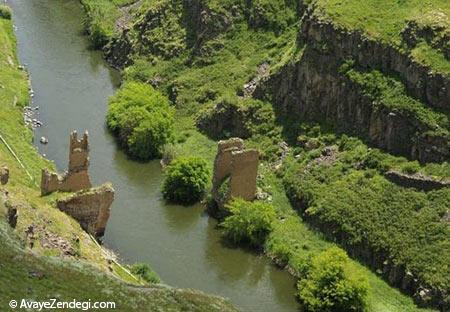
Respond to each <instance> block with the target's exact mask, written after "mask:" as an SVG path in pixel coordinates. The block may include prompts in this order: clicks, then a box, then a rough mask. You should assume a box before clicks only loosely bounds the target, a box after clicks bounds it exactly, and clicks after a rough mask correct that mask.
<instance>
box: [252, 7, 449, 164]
mask: <svg viewBox="0 0 450 312" xmlns="http://www.w3.org/2000/svg"><path fill="white" fill-rule="evenodd" d="M298 41H299V45H300V46H303V47H304V50H303V54H302V56H301V57H300V59H299V60H296V61H293V62H289V63H287V64H286V65H285V66H284V67H283V68H282V69H281V70H280V71H278V72H276V73H274V74H272V75H271V76H270V77H269V78H267V79H264V81H263V82H261V83H260V85H259V86H258V87H257V89H256V91H255V93H254V96H255V97H258V98H268V99H270V100H271V101H272V102H273V103H274V104H275V109H276V111H277V114H278V115H280V116H297V118H299V119H301V120H305V121H315V122H324V123H327V124H332V125H334V126H335V128H336V130H338V131H341V132H345V133H350V134H353V135H357V136H359V137H362V138H363V139H364V140H367V141H368V142H370V143H371V144H372V145H374V146H376V147H379V148H382V149H384V150H387V151H388V152H391V153H393V154H397V155H403V156H406V157H408V158H411V159H417V160H419V161H421V162H443V161H445V160H448V159H450V139H449V137H448V135H447V134H441V133H440V132H437V131H435V129H433V128H432V127H430V126H429V125H427V124H424V123H423V122H422V121H421V120H420V118H416V119H414V118H412V117H411V114H409V113H408V112H397V111H393V110H391V109H389V108H388V107H386V106H380V105H375V104H374V102H375V101H374V99H373V98H371V97H370V96H368V95H367V93H366V92H365V90H364V89H363V88H362V87H361V86H360V85H358V84H356V83H355V82H354V81H352V80H351V79H349V78H348V77H347V76H346V75H344V74H342V73H340V69H341V66H342V64H343V63H344V62H345V61H346V60H349V59H351V60H353V61H354V66H355V67H356V68H357V69H358V70H361V71H362V72H364V71H370V70H374V69H376V70H379V71H380V72H382V73H384V74H386V75H388V76H391V75H392V76H396V77H399V78H400V80H401V81H402V83H403V84H404V85H405V87H406V90H407V92H408V96H410V97H412V98H414V99H418V100H420V101H421V102H422V103H424V105H427V106H429V107H430V109H437V110H442V109H448V108H450V79H449V78H448V77H446V76H444V75H443V74H440V73H437V72H434V71H432V70H431V68H429V67H427V66H425V65H422V64H419V63H417V62H416V61H415V60H414V59H413V58H412V57H411V56H410V55H409V54H407V53H405V52H403V51H401V50H400V49H399V48H396V47H394V46H391V45H387V44H385V43H381V42H379V41H377V40H372V39H370V38H368V37H366V36H365V35H364V34H362V33H361V32H358V31H348V30H346V29H343V28H340V27H338V26H336V25H335V24H333V23H332V22H330V21H324V20H321V19H320V18H319V17H317V16H315V14H314V12H308V13H307V14H306V15H305V16H304V22H303V24H302V29H301V31H300V34H299V39H298ZM446 131H447V132H448V129H446Z"/></svg>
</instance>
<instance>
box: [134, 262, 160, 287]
mask: <svg viewBox="0 0 450 312" xmlns="http://www.w3.org/2000/svg"><path fill="white" fill-rule="evenodd" d="M130 271H131V273H133V274H134V275H136V276H138V277H139V278H140V279H142V280H144V281H145V282H146V283H149V284H159V282H160V281H161V280H160V278H159V276H158V274H156V272H155V271H153V270H152V268H151V267H150V266H149V265H148V264H146V263H135V264H133V265H132V266H131V270H130Z"/></svg>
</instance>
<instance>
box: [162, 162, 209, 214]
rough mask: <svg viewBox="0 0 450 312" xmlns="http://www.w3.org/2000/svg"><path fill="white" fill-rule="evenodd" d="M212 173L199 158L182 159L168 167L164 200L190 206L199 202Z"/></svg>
mask: <svg viewBox="0 0 450 312" xmlns="http://www.w3.org/2000/svg"><path fill="white" fill-rule="evenodd" d="M209 179H210V171H209V169H208V165H207V163H206V161H204V160H203V159H201V158H199V157H180V158H177V159H175V160H174V161H172V163H171V164H170V165H169V166H168V167H167V169H166V173H165V180H164V183H163V186H162V192H163V194H164V198H166V199H167V200H169V201H172V202H175V203H179V204H185V205H190V204H194V203H195V202H197V201H199V200H200V199H201V198H202V197H203V195H204V193H205V188H206V186H207V185H208V181H209Z"/></svg>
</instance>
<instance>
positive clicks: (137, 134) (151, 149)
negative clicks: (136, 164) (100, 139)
mask: <svg viewBox="0 0 450 312" xmlns="http://www.w3.org/2000/svg"><path fill="white" fill-rule="evenodd" d="M173 114H174V111H173V109H172V108H171V107H170V105H169V101H168V99H167V98H166V97H165V96H163V95H162V94H160V93H159V92H157V91H156V90H155V89H153V88H152V87H151V86H149V85H147V84H144V83H138V82H128V83H126V84H125V85H124V86H123V87H122V88H121V89H120V91H119V92H117V93H116V94H115V95H114V96H113V97H111V99H110V104H109V108H108V114H107V125H108V127H109V129H110V130H111V131H112V132H113V133H114V134H115V135H116V136H118V138H119V141H120V143H121V144H122V146H124V147H125V149H126V150H127V151H128V153H129V154H130V155H131V156H132V157H134V158H137V159H140V160H149V159H152V158H157V157H160V156H161V154H162V151H163V147H164V145H166V144H167V143H170V142H171V141H172V139H173V125H174V118H173Z"/></svg>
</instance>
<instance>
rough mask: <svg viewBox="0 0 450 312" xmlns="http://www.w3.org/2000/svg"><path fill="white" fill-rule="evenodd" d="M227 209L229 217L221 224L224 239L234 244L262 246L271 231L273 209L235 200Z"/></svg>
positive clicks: (256, 203) (263, 205) (274, 214)
mask: <svg viewBox="0 0 450 312" xmlns="http://www.w3.org/2000/svg"><path fill="white" fill-rule="evenodd" d="M227 209H228V210H229V212H230V214H231V215H230V216H228V217H226V218H225V220H224V221H223V222H222V223H221V226H222V228H223V229H224V232H225V235H226V237H228V238H229V239H230V240H231V241H232V242H234V243H236V244H238V243H244V244H248V245H250V246H252V247H260V246H262V245H263V244H264V242H265V240H266V238H267V236H268V235H269V234H270V232H271V231H272V224H273V221H274V220H275V218H276V213H275V208H274V207H273V206H272V205H270V204H267V203H264V202H261V201H255V202H248V201H245V200H243V199H240V198H236V199H233V200H232V201H231V202H230V203H229V204H228V205H227Z"/></svg>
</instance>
